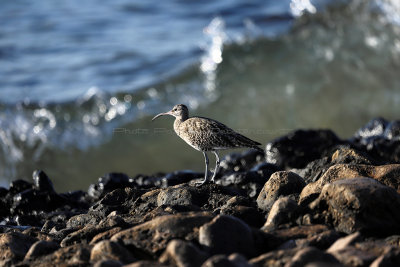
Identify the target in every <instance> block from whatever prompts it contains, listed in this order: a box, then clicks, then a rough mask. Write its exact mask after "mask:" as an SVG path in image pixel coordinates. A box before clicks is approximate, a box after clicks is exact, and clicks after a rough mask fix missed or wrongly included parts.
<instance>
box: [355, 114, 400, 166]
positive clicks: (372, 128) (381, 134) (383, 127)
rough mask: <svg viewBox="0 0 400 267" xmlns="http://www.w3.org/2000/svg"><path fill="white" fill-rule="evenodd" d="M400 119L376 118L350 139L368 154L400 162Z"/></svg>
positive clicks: (388, 160)
mask: <svg viewBox="0 0 400 267" xmlns="http://www.w3.org/2000/svg"><path fill="white" fill-rule="evenodd" d="M399 129H400V121H390V122H389V121H387V120H385V119H382V118H376V119H373V120H371V121H369V122H368V123H367V124H366V125H365V126H363V127H361V128H360V129H359V130H358V131H357V132H356V133H355V134H354V136H353V137H352V138H351V139H350V141H351V142H352V143H353V144H354V145H355V146H357V147H358V148H359V149H364V150H365V151H367V152H368V154H370V155H372V156H374V157H376V158H381V159H383V160H385V161H387V162H392V163H400V130H399Z"/></svg>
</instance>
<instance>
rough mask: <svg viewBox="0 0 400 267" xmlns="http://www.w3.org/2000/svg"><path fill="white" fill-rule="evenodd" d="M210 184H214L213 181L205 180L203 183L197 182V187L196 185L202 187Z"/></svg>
mask: <svg viewBox="0 0 400 267" xmlns="http://www.w3.org/2000/svg"><path fill="white" fill-rule="evenodd" d="M210 183H213V182H212V181H209V180H207V179H204V180H203V181H201V182H196V183H195V185H196V186H202V185H204V184H210Z"/></svg>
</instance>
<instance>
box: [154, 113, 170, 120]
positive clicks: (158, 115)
mask: <svg viewBox="0 0 400 267" xmlns="http://www.w3.org/2000/svg"><path fill="white" fill-rule="evenodd" d="M164 115H171V116H172V113H171V111H168V112H164V113H160V114H157V115H156V116H155V117H154V118H152V119H151V121H154V120H155V119H157V118H158V117H161V116H164Z"/></svg>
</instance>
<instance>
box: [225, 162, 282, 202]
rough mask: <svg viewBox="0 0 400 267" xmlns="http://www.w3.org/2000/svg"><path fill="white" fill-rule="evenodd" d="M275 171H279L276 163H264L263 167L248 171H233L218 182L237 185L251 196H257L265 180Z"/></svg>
mask: <svg viewBox="0 0 400 267" xmlns="http://www.w3.org/2000/svg"><path fill="white" fill-rule="evenodd" d="M275 171H277V168H276V166H275V165H273V164H263V166H262V167H261V168H253V169H252V170H250V171H246V172H233V173H231V174H229V175H226V176H223V177H222V178H221V179H219V180H218V181H217V183H219V184H222V185H223V186H235V187H236V188H240V189H241V190H243V191H244V192H245V193H246V195H248V196H249V197H257V196H258V194H259V193H260V191H261V188H262V187H263V186H264V184H265V182H266V181H268V179H269V177H270V176H271V174H273V173H274V172H275Z"/></svg>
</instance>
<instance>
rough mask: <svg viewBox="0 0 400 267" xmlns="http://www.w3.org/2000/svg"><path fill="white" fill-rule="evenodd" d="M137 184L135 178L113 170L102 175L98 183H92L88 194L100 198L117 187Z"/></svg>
mask: <svg viewBox="0 0 400 267" xmlns="http://www.w3.org/2000/svg"><path fill="white" fill-rule="evenodd" d="M135 185H136V183H135V182H134V180H133V179H131V178H130V177H129V176H128V175H126V174H124V173H115V172H112V173H107V174H105V175H104V176H102V177H100V178H99V180H98V182H97V184H92V185H90V186H89V189H88V194H89V195H90V196H91V197H93V198H99V197H100V196H102V195H104V194H106V193H108V192H111V191H112V190H115V189H117V188H125V187H134V186H135Z"/></svg>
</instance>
